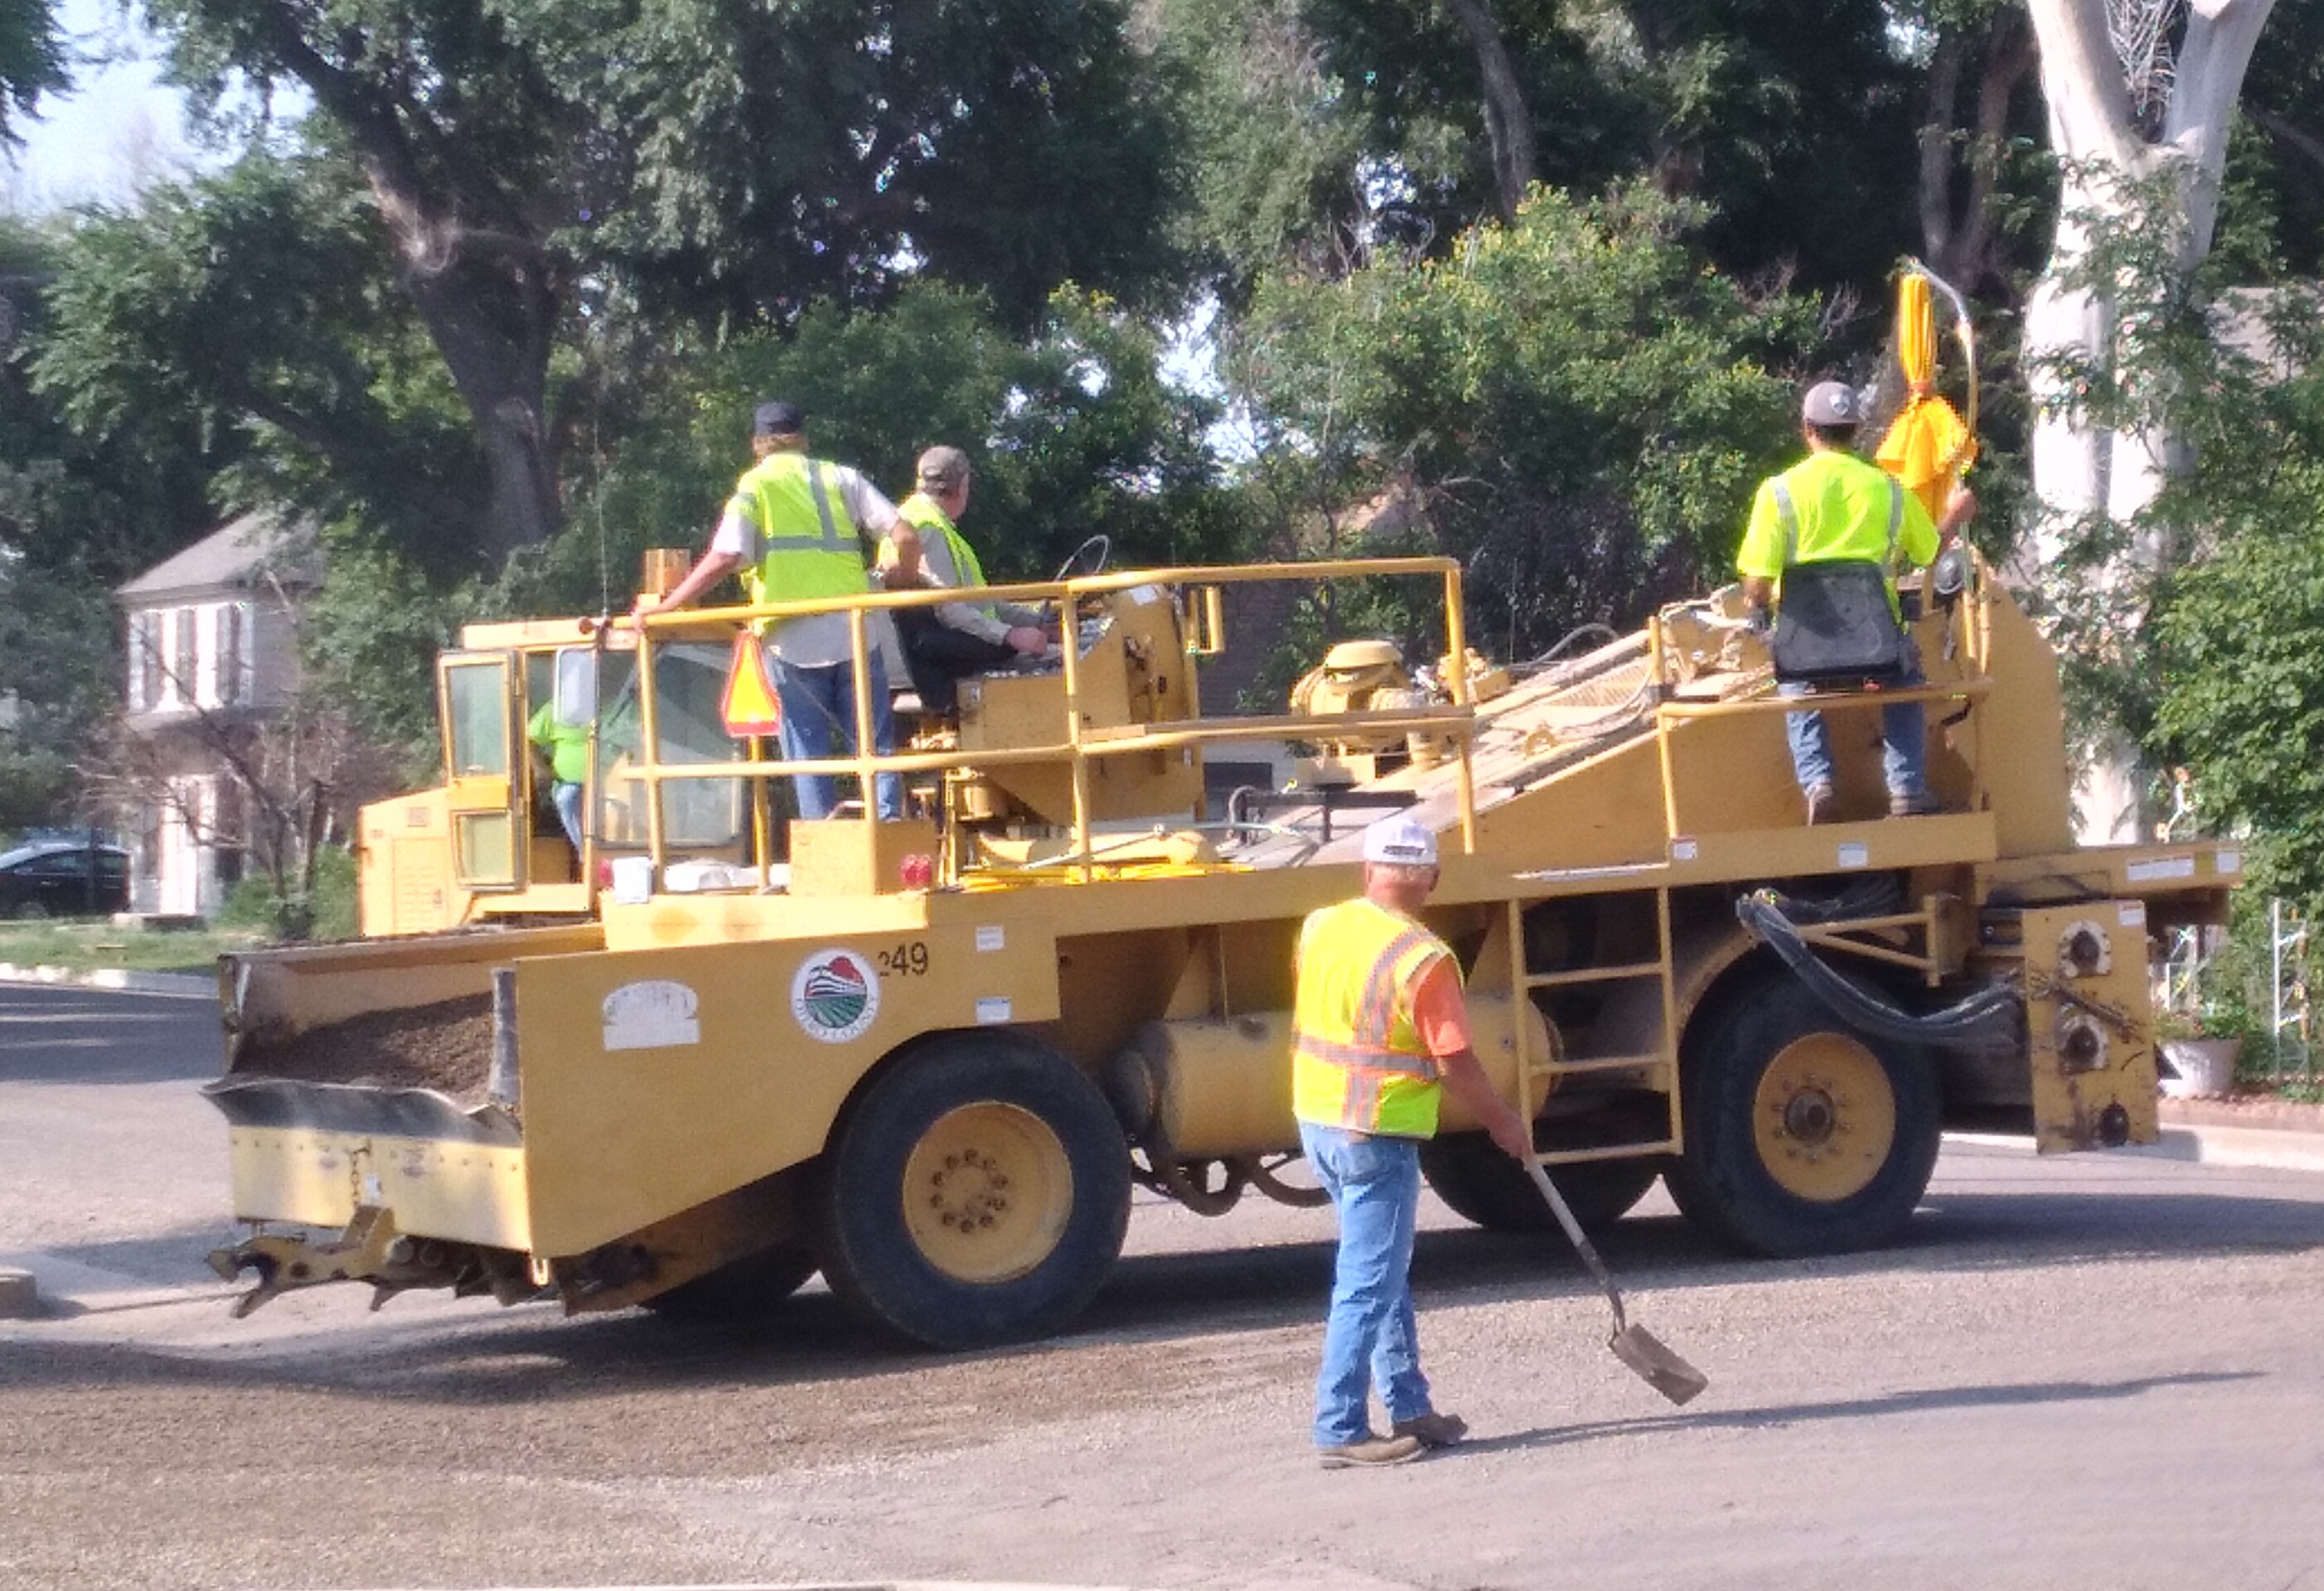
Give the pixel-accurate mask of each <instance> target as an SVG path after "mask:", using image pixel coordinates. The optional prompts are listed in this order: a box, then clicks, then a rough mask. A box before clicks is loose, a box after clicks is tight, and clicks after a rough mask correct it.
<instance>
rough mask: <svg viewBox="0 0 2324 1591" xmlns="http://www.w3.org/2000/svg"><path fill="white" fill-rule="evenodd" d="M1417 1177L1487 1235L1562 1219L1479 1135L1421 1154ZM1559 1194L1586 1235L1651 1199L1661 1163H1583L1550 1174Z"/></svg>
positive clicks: (1434, 1144)
mask: <svg viewBox="0 0 2324 1591" xmlns="http://www.w3.org/2000/svg"><path fill="white" fill-rule="evenodd" d="M1420 1173H1421V1175H1423V1176H1425V1177H1426V1178H1427V1179H1428V1185H1429V1187H1430V1188H1432V1189H1434V1191H1435V1193H1436V1197H1438V1198H1439V1199H1442V1200H1443V1201H1444V1202H1445V1203H1446V1204H1448V1205H1450V1206H1451V1207H1452V1213H1453V1214H1454V1215H1457V1216H1459V1217H1460V1218H1461V1219H1462V1220H1465V1221H1469V1222H1471V1223H1473V1224H1475V1225H1477V1226H1480V1227H1482V1228H1485V1229H1486V1230H1487V1231H1489V1232H1547V1231H1550V1230H1553V1229H1554V1228H1555V1227H1556V1225H1557V1218H1556V1217H1555V1216H1554V1215H1552V1214H1550V1211H1549V1206H1548V1204H1547V1203H1545V1201H1544V1200H1543V1199H1542V1196H1541V1193H1540V1191H1539V1190H1537V1189H1535V1187H1534V1185H1533V1179H1532V1178H1531V1177H1528V1176H1526V1173H1525V1170H1524V1168H1523V1167H1521V1166H1519V1165H1518V1164H1517V1162H1516V1161H1514V1160H1511V1159H1510V1158H1509V1157H1508V1155H1506V1154H1502V1153H1501V1152H1500V1150H1499V1149H1498V1148H1496V1147H1495V1146H1494V1145H1493V1141H1492V1140H1491V1139H1490V1138H1489V1137H1487V1136H1485V1135H1484V1134H1482V1133H1446V1134H1443V1136H1439V1137H1435V1138H1432V1139H1430V1140H1429V1141H1428V1142H1427V1143H1425V1144H1424V1145H1421V1146H1420ZM1549 1174H1550V1176H1551V1177H1552V1178H1553V1179H1554V1180H1555V1182H1556V1183H1557V1191H1558V1192H1559V1193H1560V1194H1561V1195H1562V1196H1563V1198H1564V1200H1565V1202H1566V1205H1567V1207H1568V1208H1569V1209H1572V1211H1573V1217H1574V1219H1576V1220H1578V1221H1580V1222H1581V1223H1582V1227H1583V1228H1585V1229H1588V1230H1595V1229H1598V1228H1603V1227H1608V1226H1610V1225H1612V1224H1613V1223H1614V1222H1615V1221H1617V1220H1619V1219H1621V1218H1622V1217H1623V1216H1624V1215H1625V1214H1627V1213H1628V1210H1629V1209H1630V1207H1631V1206H1632V1205H1634V1204H1636V1203H1637V1202H1638V1200H1641V1199H1644V1198H1645V1197H1646V1190H1647V1189H1649V1188H1651V1187H1653V1186H1654V1185H1655V1178H1656V1177H1657V1176H1660V1175H1661V1174H1662V1163H1661V1162H1660V1161H1659V1160H1652V1159H1646V1158H1644V1157H1641V1158H1638V1159H1634V1160H1584V1161H1576V1162H1574V1163H1572V1164H1570V1165H1561V1166H1558V1167H1556V1168H1555V1169H1554V1170H1553V1171H1551V1173H1549Z"/></svg>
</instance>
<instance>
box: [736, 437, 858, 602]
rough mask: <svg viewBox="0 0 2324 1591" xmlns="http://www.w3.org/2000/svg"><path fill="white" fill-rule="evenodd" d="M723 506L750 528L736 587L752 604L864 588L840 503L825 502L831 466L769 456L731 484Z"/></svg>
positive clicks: (803, 457) (829, 493)
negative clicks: (728, 499) (729, 496)
mask: <svg viewBox="0 0 2324 1591" xmlns="http://www.w3.org/2000/svg"><path fill="white" fill-rule="evenodd" d="M729 506H730V507H731V508H733V510H735V511H736V512H738V513H740V514H741V515H742V522H743V523H744V524H746V525H748V526H749V527H750V528H751V548H750V552H749V553H748V555H746V556H744V558H743V560H742V588H743V590H745V591H746V592H748V593H750V596H751V600H752V602H812V601H816V600H817V599H819V598H823V597H842V596H857V595H860V594H862V593H864V592H868V591H870V590H871V576H870V575H867V574H866V573H865V572H864V569H863V552H862V546H861V544H860V542H859V540H858V538H857V537H856V534H855V526H854V522H853V520H849V519H848V518H847V513H846V505H845V504H844V503H841V504H838V505H836V506H835V505H834V503H833V501H832V486H831V466H830V465H829V464H825V463H824V462H823V461H822V460H820V459H813V458H808V457H807V456H806V455H804V454H798V453H771V454H769V455H767V456H766V457H765V458H762V459H761V460H760V461H759V462H758V463H757V464H753V465H752V467H751V468H750V469H749V470H747V471H745V472H744V473H743V474H742V479H741V480H739V481H737V482H735V483H734V496H733V500H732V501H731V502H730V504H729Z"/></svg>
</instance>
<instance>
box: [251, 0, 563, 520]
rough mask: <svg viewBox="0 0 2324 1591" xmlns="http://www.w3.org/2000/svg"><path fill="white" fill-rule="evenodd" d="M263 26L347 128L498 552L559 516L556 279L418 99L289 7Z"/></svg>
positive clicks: (504, 196) (498, 195)
mask: <svg viewBox="0 0 2324 1591" xmlns="http://www.w3.org/2000/svg"><path fill="white" fill-rule="evenodd" d="M261 26H262V27H263V31H264V32H265V35H266V36H265V40H264V49H265V51H266V52H267V53H268V54H269V55H270V56H271V57H272V59H273V60H276V61H279V62H280V63H281V69H283V70H285V71H288V72H289V73H290V74H291V75H292V76H294V77H296V78H298V79H299V80H300V82H302V83H304V84H305V85H306V87H307V89H308V91H309V93H311V94H312V95H313V96H314V97H315V100H316V103H317V105H318V106H319V107H320V108H321V109H322V110H324V111H326V112H327V113H328V114H329V115H331V116H332V117H333V118H334V119H335V120H337V122H338V124H340V126H341V127H342V128H344V129H345V131H346V133H347V135H348V137H349V138H350V139H351V140H352V142H353V144H354V149H355V156H356V160H357V161H358V163H359V164H360V166H361V167H362V170H363V173H364V180H365V181H366V182H368V183H369V184H370V187H371V191H372V198H373V201H374V203H375V204H376V205H377V206H378V207H379V213H380V218H381V220H382V221H383V223H384V224H385V225H386V227H387V232H388V236H389V239H390V241H391V243H392V246H393V248H394V250H395V253H396V260H397V264H398V267H399V274H400V277H401V282H402V286H403V288H404V290H405V291H406V292H407V293H409V294H410V298H411V301H412V304H413V307H414V308H417V309H418V311H419V313H420V320H421V323H422V324H424V325H425V326H427V328H428V334H429V339H430V340H431V341H432V342H433V343H434V344H435V345H436V347H437V351H438V353H440V354H442V355H443V357H444V362H445V363H446V365H447V367H449V369H450V372H451V375H452V381H453V384H454V386H455V387H456V388H457V390H458V391H459V394H460V400H461V402H462V403H463V404H465V405H466V408H467V410H468V414H469V417H470V419H471V420H472V421H473V423H474V424H475V428H476V439H477V445H478V446H479V448H480V449H481V451H482V452H483V454H484V461H485V466H486V469H487V470H488V472H489V476H490V479H491V482H492V488H491V490H492V495H491V499H490V501H488V502H487V503H486V504H485V505H484V512H483V515H482V516H481V518H480V519H479V520H477V522H476V527H475V529H476V544H477V550H478V552H479V553H480V554H482V555H483V556H484V557H485V558H487V559H489V560H491V561H493V562H494V563H497V562H499V561H500V560H501V559H503V558H504V557H505V556H507V555H508V554H509V553H510V552H511V551H512V550H514V549H515V548H517V547H525V546H529V545H530V544H532V543H534V542H539V541H544V540H546V539H548V538H549V537H550V536H551V535H553V534H554V533H555V532H556V529H557V526H558V499H557V484H556V472H555V470H554V469H553V468H552V467H551V464H550V461H549V428H548V425H547V408H548V397H547V395H548V386H549V351H550V345H551V343H552V340H553V338H554V336H555V335H556V329H557V319H558V310H559V307H560V292H561V287H560V284H559V283H558V281H557V280H556V274H557V266H556V262H555V261H554V259H553V257H552V256H551V254H550V253H549V249H548V247H547V246H546V244H544V243H543V242H542V237H541V232H540V229H539V227H538V226H536V225H533V224H532V223H531V222H530V220H528V218H527V216H525V214H524V211H523V206H524V198H523V196H522V195H521V194H515V193H512V192H510V191H508V190H507V189H506V188H505V187H504V185H503V182H502V181H501V180H500V179H499V178H497V177H496V176H495V175H494V174H493V172H491V171H490V170H484V169H482V168H480V167H479V166H478V165H477V164H476V163H475V161H474V160H473V159H471V158H470V155H469V152H468V151H467V150H466V148H465V147H464V146H463V145H462V144H461V143H460V141H459V139H458V138H457V137H456V136H446V135H445V134H444V132H443V130H442V129H441V128H440V127H438V126H436V125H434V124H431V123H430V122H429V115H430V114H431V113H430V112H429V109H428V108H427V107H426V106H422V105H420V103H418V102H417V101H415V100H413V99H411V98H410V97H403V98H399V97H396V92H395V91H394V90H393V89H392V88H390V87H387V86H386V85H383V83H381V82H378V81H375V80H374V79H372V78H366V77H363V76H359V75H357V74H355V73H354V72H351V71H349V70H347V69H344V68H343V67H341V66H339V65H337V64H335V63H334V62H333V61H332V60H328V59H326V58H325V57H324V56H323V55H322V54H320V53H318V51H317V50H316V48H315V47H314V46H313V44H311V43H310V42H309V40H308V39H307V38H306V37H305V36H304V35H303V34H302V33H301V32H300V20H299V19H298V17H297V16H296V15H295V14H293V11H292V9H291V7H288V6H279V7H271V8H268V9H266V10H265V11H263V13H262V14H261ZM422 144H424V145H425V147H426V148H427V149H428V150H429V152H430V153H431V155H432V157H433V163H432V164H430V163H429V162H423V161H421V159H420V155H419V152H418V151H419V147H420V145H422Z"/></svg>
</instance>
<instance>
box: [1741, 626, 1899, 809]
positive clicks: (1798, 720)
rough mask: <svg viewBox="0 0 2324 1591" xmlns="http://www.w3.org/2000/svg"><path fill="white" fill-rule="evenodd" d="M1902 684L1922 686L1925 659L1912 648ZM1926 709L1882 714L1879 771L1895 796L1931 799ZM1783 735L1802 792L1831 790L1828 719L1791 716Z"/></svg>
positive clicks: (1786, 689) (1804, 691) (1784, 691)
mask: <svg viewBox="0 0 2324 1591" xmlns="http://www.w3.org/2000/svg"><path fill="white" fill-rule="evenodd" d="M1897 683H1898V684H1899V685H1903V686H1907V687H1909V686H1913V685H1920V684H1923V676H1922V674H1921V658H1920V654H1919V653H1918V652H1917V651H1916V650H1915V649H1914V648H1913V646H1912V644H1911V643H1910V642H1907V643H1906V644H1905V649H1904V677H1903V678H1902V679H1900V680H1899V681H1898V682H1897ZM1814 689H1815V687H1814V686H1813V685H1805V684H1800V683H1793V684H1787V685H1777V686H1776V687H1775V694H1777V695H1779V696H1804V695H1808V694H1812V692H1813V691H1814ZM1922 707H1923V704H1921V703H1918V702H1897V703H1894V704H1891V705H1888V706H1886V707H1883V708H1881V709H1880V767H1881V771H1882V772H1883V773H1884V774H1885V775H1886V777H1887V780H1888V794H1889V795H1891V796H1923V795H1926V794H1927V793H1928V788H1929V720H1928V714H1927V713H1925V712H1923V710H1922ZM1784 735H1785V737H1786V738H1787V739H1789V740H1790V741H1791V743H1792V768H1793V771H1794V772H1795V773H1797V774H1798V775H1799V779H1800V788H1801V789H1803V790H1809V789H1813V788H1814V787H1815V786H1818V785H1823V786H1830V785H1831V783H1832V777H1831V740H1830V738H1829V737H1828V736H1827V735H1826V733H1825V731H1824V722H1823V714H1822V713H1784Z"/></svg>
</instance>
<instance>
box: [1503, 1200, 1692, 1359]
mask: <svg viewBox="0 0 2324 1591" xmlns="http://www.w3.org/2000/svg"><path fill="white" fill-rule="evenodd" d="M1526 1171H1528V1172H1530V1173H1533V1185H1534V1186H1535V1187H1536V1188H1538V1189H1540V1190H1541V1196H1542V1197H1543V1198H1544V1199H1546V1200H1549V1212H1550V1213H1551V1214H1552V1215H1554V1216H1555V1217H1556V1218H1557V1224H1558V1225H1559V1226H1561V1227H1563V1228H1565V1235H1566V1236H1567V1237H1570V1238H1572V1240H1573V1246H1574V1248H1575V1249H1576V1250H1577V1251H1579V1252H1580V1254H1581V1255H1582V1264H1583V1265H1588V1266H1589V1267H1590V1274H1591V1275H1593V1276H1595V1277H1597V1278H1598V1285H1600V1287H1603V1288H1604V1289H1605V1290H1606V1297H1607V1299H1608V1300H1609V1301H1610V1302H1611V1303H1612V1304H1613V1306H1614V1335H1613V1336H1611V1337H1609V1338H1607V1339H1606V1346H1607V1347H1609V1348H1612V1349H1613V1350H1614V1356H1615V1357H1616V1358H1618V1359H1619V1360H1621V1361H1622V1363H1624V1364H1625V1365H1628V1366H1629V1367H1630V1368H1631V1369H1632V1370H1634V1371H1636V1372H1637V1374H1638V1375H1639V1377H1640V1378H1641V1379H1642V1380H1644V1381H1645V1382H1646V1384H1647V1385H1648V1386H1651V1387H1653V1388H1654V1389H1655V1391H1656V1392H1658V1393H1662V1394H1663V1396H1665V1397H1666V1398H1668V1399H1669V1400H1670V1401H1671V1402H1674V1403H1684V1402H1687V1401H1688V1400H1689V1399H1691V1398H1692V1397H1693V1396H1694V1394H1695V1393H1699V1392H1701V1390H1702V1389H1703V1388H1704V1387H1706V1386H1709V1385H1710V1384H1711V1378H1710V1377H1709V1376H1707V1375H1704V1374H1703V1373H1702V1372H1701V1371H1700V1370H1698V1369H1696V1368H1695V1367H1694V1366H1692V1365H1690V1364H1688V1363H1687V1362H1686V1361H1685V1360H1684V1359H1682V1358H1680V1357H1679V1356H1677V1355H1676V1354H1674V1353H1673V1352H1671V1350H1670V1349H1669V1348H1667V1347H1664V1346H1663V1343H1662V1341H1661V1340H1660V1339H1659V1338H1656V1337H1655V1334H1654V1333H1653V1332H1651V1331H1649V1330H1647V1329H1646V1328H1645V1327H1643V1326H1633V1325H1631V1324H1630V1321H1629V1317H1628V1315H1626V1314H1625V1313H1624V1312H1623V1310H1622V1290H1621V1289H1620V1288H1618V1287H1617V1286H1615V1285H1614V1277H1613V1274H1612V1273H1611V1272H1609V1271H1608V1270H1607V1269H1606V1262H1605V1261H1604V1260H1601V1259H1600V1258H1599V1257H1598V1250H1597V1249H1596V1248H1595V1247H1593V1246H1591V1242H1590V1239H1589V1238H1587V1237H1583V1236H1582V1223H1581V1222H1579V1221H1577V1220H1575V1219H1573V1212H1572V1210H1571V1209H1567V1208H1566V1206H1565V1200H1564V1198H1563V1196H1562V1195H1561V1194H1559V1192H1558V1191H1557V1184H1556V1183H1554V1182H1551V1181H1550V1180H1549V1173H1548V1172H1547V1171H1545V1170H1544V1169H1543V1167H1542V1163H1541V1162H1539V1161H1537V1160H1533V1159H1530V1158H1528V1159H1527V1160H1526Z"/></svg>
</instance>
